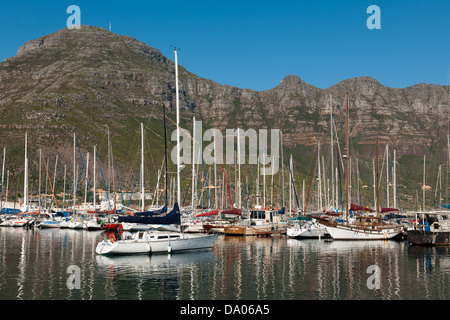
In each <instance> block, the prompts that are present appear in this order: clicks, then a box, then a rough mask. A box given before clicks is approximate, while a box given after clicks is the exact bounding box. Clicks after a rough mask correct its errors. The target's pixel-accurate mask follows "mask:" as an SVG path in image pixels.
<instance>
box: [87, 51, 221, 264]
mask: <svg viewBox="0 0 450 320" xmlns="http://www.w3.org/2000/svg"><path fill="white" fill-rule="evenodd" d="M174 52H175V79H176V81H175V84H176V107H177V191H178V192H177V197H178V198H177V202H176V203H175V205H174V208H173V210H172V211H171V212H169V213H167V214H165V215H160V216H156V217H154V216H137V215H136V214H135V216H133V217H130V216H128V217H119V222H133V221H135V222H137V223H142V222H145V223H148V224H150V225H151V224H181V213H180V209H179V207H178V203H180V201H181V191H180V149H179V148H180V132H179V130H180V126H179V123H180V122H179V121H180V118H179V92H178V59H177V51H176V49H174ZM142 188H143V186H142ZM143 203H144V199H142V204H143ZM217 238H218V235H214V234H213V235H204V234H188V233H182V232H158V231H139V232H137V233H136V234H135V235H134V237H131V238H126V239H116V238H115V235H111V237H110V239H107V240H103V241H101V242H100V243H98V245H97V247H96V249H95V251H96V253H98V254H102V255H104V254H139V253H161V252H173V251H186V250H198V249H211V248H212V247H213V246H214V244H215V242H216V240H217Z"/></svg>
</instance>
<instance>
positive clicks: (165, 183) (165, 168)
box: [163, 106, 168, 205]
mask: <svg viewBox="0 0 450 320" xmlns="http://www.w3.org/2000/svg"><path fill="white" fill-rule="evenodd" d="M163 118H164V204H165V205H168V198H167V172H168V169H167V134H166V107H164V106H163Z"/></svg>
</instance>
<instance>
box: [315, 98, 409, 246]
mask: <svg viewBox="0 0 450 320" xmlns="http://www.w3.org/2000/svg"><path fill="white" fill-rule="evenodd" d="M345 98H346V112H347V119H346V150H347V155H346V159H347V170H346V173H347V174H346V209H345V213H346V219H345V222H336V221H321V222H320V223H321V224H322V225H324V226H325V228H326V230H327V231H328V233H329V234H330V236H331V237H332V238H333V240H387V239H392V238H394V237H396V236H397V235H399V234H400V233H401V232H402V229H403V228H402V227H401V226H400V225H397V224H388V223H386V222H384V221H382V219H381V218H380V217H379V203H380V202H379V201H377V215H376V216H365V215H361V216H358V217H357V218H356V219H355V221H353V222H350V221H349V211H350V207H349V175H348V172H349V170H350V168H349V161H348V159H349V140H348V138H349V137H348V135H349V132H348V120H349V112H348V93H346V95H345ZM376 146H377V164H378V140H377V144H376ZM377 166H378V165H377ZM376 186H377V193H378V197H379V192H378V170H377V182H376Z"/></svg>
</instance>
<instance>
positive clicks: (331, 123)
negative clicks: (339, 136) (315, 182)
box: [330, 95, 334, 208]
mask: <svg viewBox="0 0 450 320" xmlns="http://www.w3.org/2000/svg"><path fill="white" fill-rule="evenodd" d="M330 126H331V147H330V149H331V194H332V195H333V196H332V197H331V199H332V201H331V205H332V207H333V208H334V155H333V104H332V101H331V95H330Z"/></svg>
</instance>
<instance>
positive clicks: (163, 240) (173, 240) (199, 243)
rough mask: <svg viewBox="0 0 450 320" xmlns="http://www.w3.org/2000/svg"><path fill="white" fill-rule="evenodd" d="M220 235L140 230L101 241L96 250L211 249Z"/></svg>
mask: <svg viewBox="0 0 450 320" xmlns="http://www.w3.org/2000/svg"><path fill="white" fill-rule="evenodd" d="M217 237H218V235H198V234H188V233H180V232H158V231H139V232H137V233H135V234H134V236H133V237H130V238H126V239H121V240H117V241H116V240H115V238H114V235H111V238H110V239H109V240H103V241H101V242H100V243H99V244H98V245H97V247H96V249H95V252H96V253H98V254H102V255H106V254H110V255H112V254H143V253H147V254H151V253H168V252H169V253H170V252H179V251H188V250H200V249H211V248H212V247H213V246H214V244H215V242H216V240H217Z"/></svg>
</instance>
